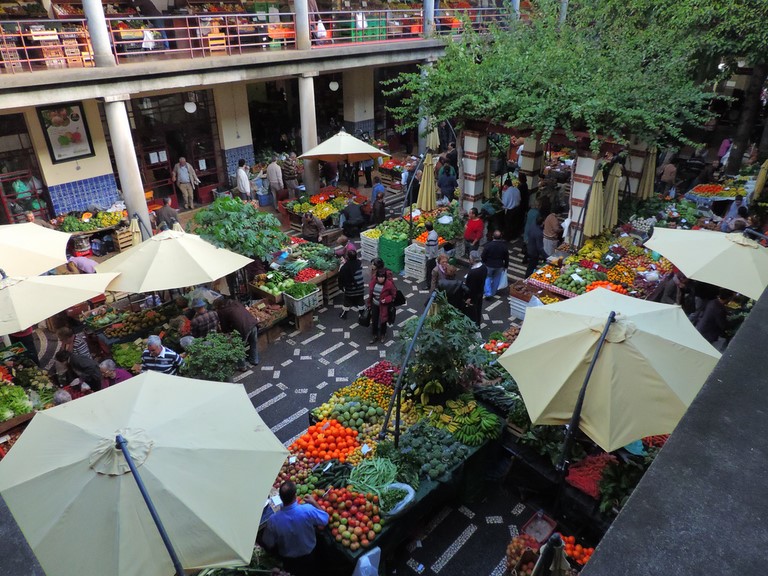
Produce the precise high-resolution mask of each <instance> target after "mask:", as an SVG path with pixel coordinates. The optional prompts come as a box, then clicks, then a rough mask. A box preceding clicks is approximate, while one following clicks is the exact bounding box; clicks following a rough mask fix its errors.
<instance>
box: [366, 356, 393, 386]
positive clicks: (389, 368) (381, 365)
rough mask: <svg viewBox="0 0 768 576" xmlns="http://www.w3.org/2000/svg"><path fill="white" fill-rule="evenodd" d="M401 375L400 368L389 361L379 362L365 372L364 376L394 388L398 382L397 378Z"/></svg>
mask: <svg viewBox="0 0 768 576" xmlns="http://www.w3.org/2000/svg"><path fill="white" fill-rule="evenodd" d="M399 373H400V366H398V365H397V364H393V363H392V362H389V361H387V360H382V361H381V362H377V363H376V364H374V365H373V366H371V367H370V368H368V369H367V370H365V371H364V372H363V376H367V377H368V378H371V379H372V380H375V381H376V382H378V383H379V384H384V385H385V386H392V385H393V384H394V383H395V381H396V380H397V376H398V374H399Z"/></svg>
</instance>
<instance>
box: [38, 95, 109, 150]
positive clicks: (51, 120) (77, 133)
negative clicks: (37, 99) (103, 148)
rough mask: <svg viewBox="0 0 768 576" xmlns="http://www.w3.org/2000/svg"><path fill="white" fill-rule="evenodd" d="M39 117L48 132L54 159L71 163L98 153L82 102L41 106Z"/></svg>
mask: <svg viewBox="0 0 768 576" xmlns="http://www.w3.org/2000/svg"><path fill="white" fill-rule="evenodd" d="M37 116H38V118H39V119H40V125H41V126H42V127H43V134H45V143H46V144H47V145H48V152H50V154H51V162H52V163H54V164H58V163H60V162H69V161H70V160H78V159H80V158H88V157H90V156H95V155H96V153H95V152H94V150H93V143H92V142H91V133H90V131H89V130H88V122H87V121H86V119H85V111H84V109H83V103H82V102H67V103H64V104H57V105H56V106H40V107H38V108H37Z"/></svg>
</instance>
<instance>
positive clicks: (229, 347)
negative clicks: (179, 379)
mask: <svg viewBox="0 0 768 576" xmlns="http://www.w3.org/2000/svg"><path fill="white" fill-rule="evenodd" d="M187 352H188V356H187V359H186V361H185V363H184V366H183V367H182V374H184V376H189V377H190V378H200V379H202V380H213V381H215V382H227V381H229V380H230V379H231V378H232V376H234V374H235V369H236V368H237V365H238V364H239V363H240V362H241V361H242V360H243V359H244V358H245V344H243V339H242V338H240V335H239V334H238V333H237V332H231V333H230V334H219V333H215V332H214V333H211V334H208V336H206V337H205V338H195V340H194V342H192V344H190V346H189V347H188V348H187Z"/></svg>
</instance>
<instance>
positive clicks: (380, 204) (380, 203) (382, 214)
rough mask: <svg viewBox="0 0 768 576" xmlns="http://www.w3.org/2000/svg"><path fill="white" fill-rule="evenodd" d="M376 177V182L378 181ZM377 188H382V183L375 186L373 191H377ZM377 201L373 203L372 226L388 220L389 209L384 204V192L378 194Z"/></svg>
mask: <svg viewBox="0 0 768 576" xmlns="http://www.w3.org/2000/svg"><path fill="white" fill-rule="evenodd" d="M378 179H379V177H378V176H376V178H374V180H378ZM376 186H381V182H378V183H377V184H375V185H374V187H373V190H374V191H376ZM382 187H383V186H382ZM375 198H376V200H375V201H374V203H373V209H372V211H371V224H373V225H374V226H377V225H379V224H381V223H382V222H384V220H386V218H387V207H386V205H385V204H384V192H377V193H376V196H375Z"/></svg>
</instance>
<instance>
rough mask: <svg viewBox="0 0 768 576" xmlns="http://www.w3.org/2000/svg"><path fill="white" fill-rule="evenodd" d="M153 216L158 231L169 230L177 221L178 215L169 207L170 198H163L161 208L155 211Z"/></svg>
mask: <svg viewBox="0 0 768 576" xmlns="http://www.w3.org/2000/svg"><path fill="white" fill-rule="evenodd" d="M154 214H155V220H156V221H157V227H158V228H159V229H160V230H170V229H171V228H173V225H174V223H175V222H178V221H179V213H178V212H177V211H176V210H174V209H173V207H172V206H171V198H170V196H166V197H165V198H163V206H162V208H158V209H157V210H155V211H154Z"/></svg>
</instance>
